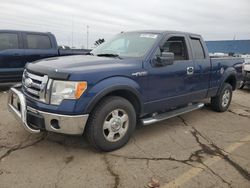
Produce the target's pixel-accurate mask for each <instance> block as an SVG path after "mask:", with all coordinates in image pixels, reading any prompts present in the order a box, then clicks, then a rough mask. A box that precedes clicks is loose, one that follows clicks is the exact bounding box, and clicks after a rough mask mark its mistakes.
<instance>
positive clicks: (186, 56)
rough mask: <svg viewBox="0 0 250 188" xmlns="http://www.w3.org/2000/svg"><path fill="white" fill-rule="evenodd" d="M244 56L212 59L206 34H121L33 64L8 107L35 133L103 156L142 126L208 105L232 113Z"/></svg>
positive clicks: (118, 146) (145, 32)
mask: <svg viewBox="0 0 250 188" xmlns="http://www.w3.org/2000/svg"><path fill="white" fill-rule="evenodd" d="M243 62H244V60H243V59H241V58H210V57H209V55H208V52H207V48H206V46H205V43H204V41H203V39H202V37H201V36H200V35H197V34H192V33H185V32H176V31H134V32H124V33H120V34H118V35H117V36H115V37H114V38H112V39H111V40H110V41H107V42H105V43H103V44H102V45H100V46H99V47H97V48H96V49H94V50H93V51H91V53H89V55H87V56H67V57H53V58H48V59H44V60H40V61H37V62H33V63H29V64H27V65H26V69H25V71H24V73H23V81H22V85H19V86H15V87H13V88H11V89H10V92H9V99H8V106H9V109H10V111H12V112H13V113H14V114H15V116H16V117H17V118H18V120H19V121H20V122H21V123H22V125H23V126H24V128H25V129H26V130H27V131H29V132H31V133H39V132H41V131H53V132H56V133H64V134H72V135H83V133H84V134H85V135H86V136H87V138H88V140H89V142H90V143H91V144H92V145H93V146H94V147H95V148H97V149H99V150H102V151H112V150H115V149H117V148H120V147H122V146H124V145H125V144H126V143H127V142H128V140H129V138H130V137H131V135H132V133H133V131H134V129H135V127H136V125H148V124H151V123H155V122H159V121H162V120H165V119H168V118H170V117H174V116H178V115H180V114H183V113H186V112H190V111H192V110H196V109H199V108H201V107H203V105H204V104H203V103H202V102H201V101H202V100H203V99H206V98H210V99H211V107H212V109H214V110H216V111H218V112H224V111H226V110H227V109H228V107H229V105H230V102H231V99H232V92H233V90H235V89H236V88H237V87H238V85H239V82H240V80H241V75H242V63H243Z"/></svg>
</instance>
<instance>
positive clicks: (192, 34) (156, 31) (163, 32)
mask: <svg viewBox="0 0 250 188" xmlns="http://www.w3.org/2000/svg"><path fill="white" fill-rule="evenodd" d="M127 32H128V33H129V32H135V33H156V34H185V35H191V36H199V37H200V36H201V35H199V34H196V33H190V32H183V31H172V30H136V31H127ZM125 33H126V32H125Z"/></svg>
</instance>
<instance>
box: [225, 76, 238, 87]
mask: <svg viewBox="0 0 250 188" xmlns="http://www.w3.org/2000/svg"><path fill="white" fill-rule="evenodd" d="M225 83H228V84H230V85H231V86H232V88H233V90H235V89H236V78H235V76H233V75H232V76H229V77H228V78H227V79H226V80H225Z"/></svg>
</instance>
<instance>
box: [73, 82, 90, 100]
mask: <svg viewBox="0 0 250 188" xmlns="http://www.w3.org/2000/svg"><path fill="white" fill-rule="evenodd" d="M87 87H88V83H87V82H79V83H78V84H77V86H76V91H75V98H76V99H79V98H80V97H81V96H82V94H83V93H84V91H86V89H87Z"/></svg>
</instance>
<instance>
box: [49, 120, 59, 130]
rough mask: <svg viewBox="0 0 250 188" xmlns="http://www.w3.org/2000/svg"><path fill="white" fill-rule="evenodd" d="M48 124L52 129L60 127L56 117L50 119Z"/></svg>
mask: <svg viewBox="0 0 250 188" xmlns="http://www.w3.org/2000/svg"><path fill="white" fill-rule="evenodd" d="M50 125H51V127H52V128H53V129H57V130H58V129H60V126H59V122H58V120H57V119H52V120H51V121H50Z"/></svg>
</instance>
